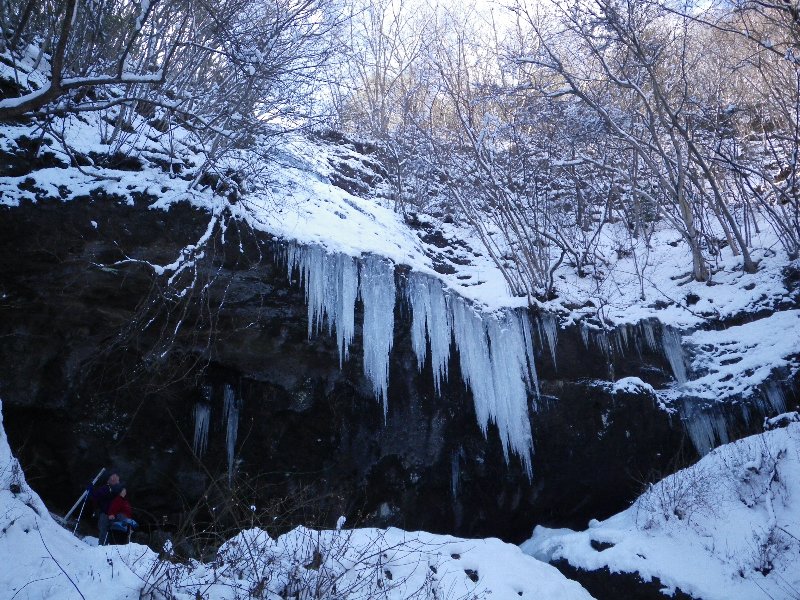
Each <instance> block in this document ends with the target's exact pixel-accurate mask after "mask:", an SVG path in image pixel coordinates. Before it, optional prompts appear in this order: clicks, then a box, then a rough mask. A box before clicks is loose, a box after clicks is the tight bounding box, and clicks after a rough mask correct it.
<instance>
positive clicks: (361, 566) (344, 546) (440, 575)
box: [0, 403, 591, 600]
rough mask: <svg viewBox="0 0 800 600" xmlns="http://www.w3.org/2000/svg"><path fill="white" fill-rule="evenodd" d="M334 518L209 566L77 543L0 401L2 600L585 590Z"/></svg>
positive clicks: (584, 598) (237, 543) (440, 544)
mask: <svg viewBox="0 0 800 600" xmlns="http://www.w3.org/2000/svg"><path fill="white" fill-rule="evenodd" d="M342 525H343V520H342V519H340V521H339V524H338V527H337V529H335V530H330V531H314V530H310V529H306V528H303V527H299V528H297V529H294V530H293V531H290V532H289V533H287V534H284V535H282V536H279V537H278V538H275V539H273V538H271V537H270V536H269V535H268V534H267V533H266V532H264V531H263V530H260V529H250V530H247V531H243V532H242V533H240V534H239V535H237V536H236V537H234V538H233V539H231V540H229V541H228V542H226V543H225V544H223V546H222V547H221V548H220V549H219V552H218V555H217V558H216V559H215V560H213V561H211V562H210V563H200V562H197V561H189V562H187V563H179V562H173V561H170V560H161V559H159V557H158V555H157V554H156V553H154V552H153V551H152V550H150V549H149V548H147V547H145V546H141V545H138V544H129V545H126V546H105V547H98V546H94V545H89V544H88V543H86V542H84V541H82V540H80V539H78V538H76V537H74V536H73V535H72V534H71V533H70V532H69V531H67V530H66V529H64V528H62V527H61V526H60V525H58V524H57V523H56V522H55V521H54V520H53V519H52V517H51V516H50V515H49V513H48V512H47V509H46V507H45V506H44V504H43V503H42V501H41V500H40V499H39V497H38V496H37V495H36V493H35V492H34V491H33V490H32V489H31V488H30V487H29V486H28V484H27V483H26V482H25V476H24V474H23V473H22V470H21V469H20V467H19V463H18V462H17V460H16V459H15V458H14V457H13V455H12V453H11V450H10V448H9V445H8V440H7V438H6V435H5V430H4V429H3V427H2V403H0V564H2V565H3V568H2V569H0V597H2V598H12V597H13V598H15V599H18V600H45V599H47V600H60V599H62V598H63V599H72V598H81V597H83V598H105V599H107V600H139V599H141V598H152V599H153V600H156V599H162V598H169V599H170V600H193V599H195V598H198V597H206V598H218V599H225V598H230V599H233V598H240V597H258V598H264V599H266V600H279V599H280V598H285V597H287V596H289V595H290V594H292V593H297V592H301V591H305V592H308V591H309V590H315V591H317V592H319V595H315V596H314V597H315V598H316V597H319V598H329V597H331V598H332V597H337V598H348V599H349V600H371V599H373V598H378V597H380V598H386V599H387V600H407V599H412V598H419V599H420V600H423V599H428V598H442V599H451V598H452V599H454V600H455V599H457V598H466V597H470V598H476V599H481V598H487V599H488V598H518V597H523V598H532V599H540V600H551V599H553V598H559V599H564V600H588V599H590V598H591V596H590V595H589V594H588V593H587V592H586V591H585V590H584V589H583V588H582V587H581V586H580V585H578V584H577V583H575V582H574V581H570V580H568V579H566V578H565V577H564V576H563V575H561V573H559V572H558V571H557V570H556V569H555V568H554V567H552V566H550V565H547V564H545V563H542V562H540V561H537V560H535V559H533V558H531V557H529V556H526V555H525V554H523V553H522V552H521V551H520V550H519V548H517V547H516V546H513V545H511V544H506V543H504V542H502V541H500V540H497V539H493V538H492V539H483V540H481V539H476V540H466V539H459V538H454V537H450V536H443V535H434V534H429V533H425V532H406V531H402V530H400V529H387V530H381V529H352V530H345V529H342V528H341V526H342ZM87 541H89V538H87ZM165 553H167V554H168V553H169V552H168V548H166V549H165ZM303 597H305V596H303Z"/></svg>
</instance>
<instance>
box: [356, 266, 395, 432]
mask: <svg viewBox="0 0 800 600" xmlns="http://www.w3.org/2000/svg"><path fill="white" fill-rule="evenodd" d="M359 291H360V294H361V300H362V301H363V302H364V328H363V332H364V374H365V375H366V376H367V378H368V379H369V380H370V381H371V382H372V389H373V391H374V392H375V397H376V398H378V400H380V401H381V402H382V403H383V415H384V417H386V412H387V409H388V405H387V401H388V390H389V353H390V352H391V350H392V344H393V342H394V304H395V295H396V290H395V284H394V269H393V268H392V266H391V264H390V263H388V262H386V261H384V260H381V259H379V258H377V257H375V256H367V257H366V258H365V259H364V260H363V262H362V263H361V286H360V288H359Z"/></svg>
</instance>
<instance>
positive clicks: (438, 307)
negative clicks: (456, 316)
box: [406, 273, 453, 393]
mask: <svg viewBox="0 0 800 600" xmlns="http://www.w3.org/2000/svg"><path fill="white" fill-rule="evenodd" d="M406 297H407V298H408V301H409V304H410V305H411V307H412V311H413V317H412V322H411V344H412V346H413V347H414V353H415V354H416V356H417V366H418V367H419V369H420V370H422V367H423V366H424V365H425V356H426V355H427V352H428V348H427V344H428V340H430V345H431V363H432V366H433V383H434V387H435V388H436V392H437V393H438V392H439V391H440V390H441V385H442V381H443V380H444V379H446V378H447V362H448V359H449V358H450V343H451V341H452V339H453V319H452V315H451V313H450V311H449V310H448V307H447V299H446V297H445V294H444V289H443V288H442V285H441V284H440V283H439V282H438V281H436V280H434V279H432V278H430V277H425V276H423V275H420V274H418V273H411V275H410V276H409V278H408V283H407V284H406Z"/></svg>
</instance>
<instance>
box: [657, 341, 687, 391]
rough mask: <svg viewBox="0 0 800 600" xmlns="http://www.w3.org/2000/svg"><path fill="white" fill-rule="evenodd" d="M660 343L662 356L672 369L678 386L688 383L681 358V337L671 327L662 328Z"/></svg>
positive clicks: (684, 364) (684, 365)
mask: <svg viewBox="0 0 800 600" xmlns="http://www.w3.org/2000/svg"><path fill="white" fill-rule="evenodd" d="M661 343H662V345H663V346H664V356H665V357H666V359H667V362H669V366H670V367H672V373H673V375H675V380H676V381H677V382H678V383H679V384H684V383H686V382H687V381H689V376H688V374H687V372H686V362H685V361H684V358H683V348H682V347H681V335H680V333H678V332H677V331H676V330H675V329H673V328H672V327H664V328H663V329H662V330H661Z"/></svg>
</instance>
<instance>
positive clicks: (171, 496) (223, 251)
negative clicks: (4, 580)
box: [0, 192, 695, 542]
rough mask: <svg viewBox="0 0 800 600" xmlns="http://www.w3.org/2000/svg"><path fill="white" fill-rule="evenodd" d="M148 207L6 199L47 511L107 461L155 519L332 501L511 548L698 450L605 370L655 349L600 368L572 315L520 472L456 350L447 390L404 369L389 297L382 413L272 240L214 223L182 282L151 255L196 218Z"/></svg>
mask: <svg viewBox="0 0 800 600" xmlns="http://www.w3.org/2000/svg"><path fill="white" fill-rule="evenodd" d="M147 207H148V202H147V201H146V199H141V200H140V201H139V202H137V203H136V204H135V205H133V206H131V205H126V204H123V203H120V202H118V201H117V200H116V199H114V198H110V197H106V196H104V195H103V194H101V193H99V192H98V193H95V194H92V195H90V196H89V197H86V198H84V199H81V200H77V201H74V202H70V203H67V204H64V203H61V202H59V201H56V200H43V201H40V202H39V203H37V204H35V205H31V204H25V205H23V206H21V207H18V208H13V209H9V208H6V207H0V339H2V340H3V343H2V345H0V397H2V398H3V402H4V407H5V413H6V427H7V429H8V433H9V438H10V440H11V442H12V445H13V450H14V451H15V452H16V453H17V455H18V456H19V457H20V460H21V461H22V463H23V466H24V467H25V470H26V474H27V476H28V479H29V481H30V482H31V484H32V485H33V486H34V487H35V488H36V489H37V491H38V492H39V493H40V494H41V495H42V497H43V499H44V500H45V501H46V502H48V504H49V506H50V507H51V508H52V509H54V510H56V511H58V510H62V511H63V510H66V508H67V507H68V506H69V505H70V504H71V503H72V501H73V500H74V498H75V497H76V496H77V495H78V494H79V493H80V490H81V489H82V488H83V486H84V485H85V483H86V482H87V481H88V480H89V479H91V477H92V476H93V475H94V474H95V473H96V472H97V471H98V470H99V469H100V468H101V467H103V466H109V465H113V466H114V467H116V468H117V469H119V470H120V472H121V473H122V475H123V478H124V479H125V480H126V481H127V482H128V484H129V491H130V494H131V498H132V501H133V504H134V506H135V507H136V508H137V510H138V511H139V512H138V514H139V517H140V520H141V521H143V522H144V523H145V524H148V525H152V526H154V527H155V526H159V527H161V526H166V527H168V528H176V527H180V526H181V525H182V524H184V525H185V524H186V522H187V521H188V520H191V519H194V520H197V519H200V518H201V516H200V515H203V517H202V518H206V517H207V516H208V515H210V514H213V513H214V510H216V509H218V508H219V507H221V506H224V507H226V510H230V511H231V512H230V515H231V517H230V518H231V519H234V518H238V519H241V518H242V516H241V515H242V513H241V512H239V513H236V511H235V510H234V509H235V506H234V507H233V508H231V507H232V506H233V505H236V506H239V508H241V507H242V506H245V507H248V506H250V505H252V506H255V507H256V510H257V511H259V512H261V511H266V512H267V513H268V514H269V515H271V517H272V519H273V520H274V521H275V523H276V527H283V526H289V525H293V524H296V523H300V522H302V523H304V524H321V525H327V526H332V525H333V524H334V523H335V522H336V519H337V517H339V515H342V514H344V515H346V516H347V517H348V524H352V525H355V524H370V525H397V526H401V527H403V528H406V529H425V530H428V531H432V532H447V533H454V534H457V535H465V536H490V535H491V536H498V537H501V538H504V539H506V540H509V541H515V542H517V541H521V540H523V539H525V538H527V537H528V535H529V533H530V527H531V526H532V524H533V523H541V524H545V525H549V526H570V527H584V526H585V524H586V522H587V521H588V519H589V518H591V517H600V518H602V517H605V516H608V515H610V514H612V513H614V512H617V511H619V510H620V509H622V508H624V507H625V506H626V505H627V503H628V502H629V501H630V500H632V499H633V498H634V497H635V495H636V494H637V492H638V491H639V489H640V488H641V485H642V482H644V481H647V480H649V479H651V478H652V477H654V476H655V475H659V474H665V473H667V472H670V471H672V470H674V469H675V468H676V466H682V465H681V462H683V461H689V460H691V459H692V458H694V457H695V453H694V450H693V449H692V448H691V445H690V444H689V443H688V442H687V440H686V437H685V435H684V433H683V429H682V427H681V425H680V423H679V421H678V419H677V418H676V417H674V416H672V417H670V415H669V414H667V413H666V412H664V411H662V410H660V409H659V408H658V407H657V405H656V399H655V397H654V396H653V395H652V393H651V392H648V391H647V390H646V389H644V388H641V389H638V390H637V389H633V390H627V391H626V390H617V391H616V392H615V391H614V390H613V389H612V388H611V386H609V385H608V383H607V382H604V381H603V380H604V379H607V378H608V373H609V368H613V370H614V373H615V376H616V377H621V376H625V375H635V376H639V377H642V378H643V379H646V380H648V381H654V380H659V379H661V380H664V379H666V378H668V377H669V372H670V371H669V367H668V365H667V364H666V362H665V360H664V358H663V357H661V356H656V355H650V354H648V353H647V352H642V353H638V354H637V355H636V356H635V357H625V358H624V359H619V360H617V362H616V363H614V364H612V365H609V364H608V361H607V359H606V357H605V356H603V355H602V354H601V353H599V352H594V351H589V350H586V347H585V346H584V345H583V343H582V342H581V337H580V332H578V331H577V330H576V329H575V328H572V329H568V330H566V331H562V332H561V334H560V336H559V341H558V347H557V348H558V353H557V362H558V370H556V369H555V368H554V365H553V363H552V359H551V358H550V356H549V352H548V351H544V352H541V356H539V357H537V359H538V360H537V363H538V364H537V367H538V370H539V376H540V385H541V396H540V398H538V399H537V400H534V399H533V398H532V399H531V402H532V405H533V403H534V402H535V404H536V405H537V406H536V409H535V411H534V410H533V406H532V413H531V414H532V427H533V431H534V440H535V446H536V449H535V452H536V453H535V456H534V475H533V479H532V481H529V480H528V477H527V475H526V474H525V471H524V469H523V468H522V466H521V465H520V463H519V461H518V460H517V459H515V458H514V457H512V458H511V460H510V463H509V464H506V462H505V461H504V458H503V453H502V448H501V444H500V440H499V438H498V435H497V433H496V431H494V430H493V429H492V428H490V430H489V435H488V439H484V437H483V435H482V434H481V432H480V430H479V428H478V426H477V425H476V421H475V416H474V409H473V407H472V401H471V398H470V397H469V392H468V391H467V390H466V388H465V386H464V385H463V383H462V382H461V378H460V374H459V366H458V359H457V357H451V360H450V371H449V372H450V377H449V380H448V382H447V383H446V385H445V386H444V389H443V393H442V394H441V396H439V395H436V394H435V393H434V390H433V384H432V377H431V366H430V359H428V364H427V365H426V366H425V368H424V369H423V371H422V373H419V372H418V371H417V366H416V358H415V356H414V353H413V352H412V350H411V343H410V332H409V328H410V322H409V314H408V309H407V307H405V306H403V305H402V304H398V306H397V307H396V309H395V312H396V319H395V321H396V324H397V325H396V335H395V344H394V350H393V354H392V357H391V367H390V389H389V402H388V405H389V409H388V415H387V416H386V419H385V420H384V416H383V410H382V407H381V405H380V404H379V402H377V401H376V400H375V398H374V397H373V395H372V391H371V386H370V384H369V383H368V382H367V381H366V379H365V378H364V376H363V369H362V364H361V359H360V349H359V345H360V343H361V341H360V340H361V332H360V330H358V329H357V330H356V339H355V343H354V347H353V348H352V352H351V358H350V360H349V361H347V362H345V364H344V365H343V367H342V368H340V367H339V358H338V352H337V348H336V342H335V341H334V340H333V339H332V338H330V337H328V336H325V335H320V336H318V337H315V338H313V339H311V340H309V339H308V335H307V315H306V306H305V302H304V292H303V290H302V288H300V286H299V285H297V283H296V282H295V283H294V284H292V283H290V282H289V281H288V279H287V275H286V267H285V264H284V263H283V262H282V261H281V260H280V253H281V245H280V244H279V243H278V242H276V241H274V240H269V239H267V238H266V237H264V236H263V235H261V234H256V233H254V232H252V231H249V230H247V228H245V227H243V226H242V225H241V224H239V223H236V222H228V223H227V228H226V230H225V232H224V241H223V239H222V235H221V234H220V232H219V231H217V232H216V234H215V235H214V236H213V237H212V240H211V242H210V243H209V245H208V247H207V248H206V252H205V254H204V255H203V256H202V257H197V261H196V268H192V269H188V270H187V271H185V272H184V274H183V275H182V276H181V277H183V279H181V280H180V281H182V282H183V283H184V284H185V286H186V288H185V289H186V290H187V291H186V293H185V294H184V295H183V296H181V295H179V294H176V293H175V292H174V290H171V289H169V288H167V287H166V286H165V277H159V276H157V275H156V274H155V273H154V271H153V269H152V268H150V267H149V266H148V265H147V264H146V263H145V262H144V261H147V262H150V263H153V264H161V265H164V264H169V263H171V262H173V261H174V260H175V258H176V257H177V256H178V255H179V253H180V251H181V249H182V248H184V247H185V246H186V245H187V244H191V243H194V241H196V240H197V239H199V238H200V237H201V235H202V234H203V232H204V231H205V230H206V227H207V225H208V220H209V216H208V215H207V214H205V213H202V212H199V211H197V210H195V209H193V208H191V207H189V206H188V205H178V206H175V207H173V208H172V209H171V210H170V211H169V212H163V211H159V210H150V209H148V208H147ZM403 276H404V274H403V273H402V272H401V271H400V270H398V273H397V278H398V279H402V278H403ZM359 319H360V316H359V315H357V317H356V322H357V323H358V322H359ZM357 327H358V326H357ZM206 425H207V426H206ZM237 503H238V504H237ZM212 509H214V510H212ZM245 513H246V509H245ZM236 515H238V516H236Z"/></svg>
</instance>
